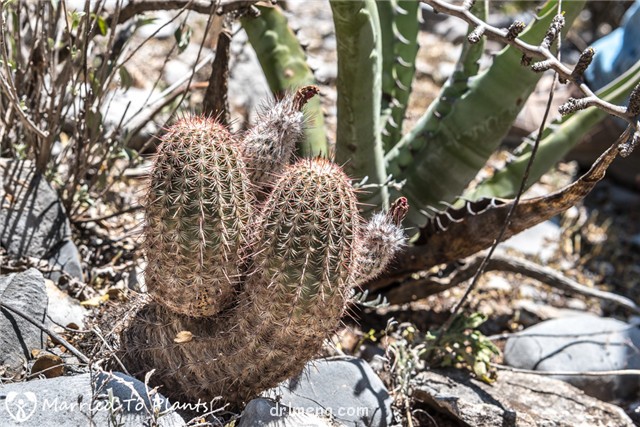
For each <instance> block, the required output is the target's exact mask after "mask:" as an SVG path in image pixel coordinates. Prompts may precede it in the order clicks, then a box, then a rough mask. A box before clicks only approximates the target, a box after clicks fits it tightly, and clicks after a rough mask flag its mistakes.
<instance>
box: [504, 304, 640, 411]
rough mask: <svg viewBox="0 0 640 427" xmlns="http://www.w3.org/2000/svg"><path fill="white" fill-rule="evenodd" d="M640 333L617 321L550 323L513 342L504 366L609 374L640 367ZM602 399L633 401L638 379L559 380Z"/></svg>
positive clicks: (572, 319)
mask: <svg viewBox="0 0 640 427" xmlns="http://www.w3.org/2000/svg"><path fill="white" fill-rule="evenodd" d="M638 345H640V330H639V329H638V328H637V327H635V326H632V325H629V324H627V323H624V322H621V321H619V320H615V319H607V318H600V317H596V316H591V315H581V316H573V317H565V318H560V319H554V320H548V321H546V322H542V323H539V324H537V325H535V326H532V327H530V328H527V329H525V330H524V331H523V332H521V334H520V335H518V336H515V337H512V338H510V339H509V340H508V341H507V344H506V346H505V350H504V358H505V362H506V363H507V364H508V365H510V366H513V367H516V368H524V369H535V370H539V371H548V372H549V371H606V370H614V369H639V368H640V353H639V352H638ZM557 378H559V379H562V380H564V381H566V382H569V383H571V384H573V385H575V386H576V387H579V388H581V389H582V390H584V392H585V393H587V394H589V395H591V396H594V397H597V398H599V399H602V400H607V401H610V400H613V399H623V398H627V397H631V396H632V395H633V394H634V393H635V392H636V391H637V390H638V379H637V378H634V377H631V376H621V375H611V376H597V377H583V376H564V377H562V376H558V377H557Z"/></svg>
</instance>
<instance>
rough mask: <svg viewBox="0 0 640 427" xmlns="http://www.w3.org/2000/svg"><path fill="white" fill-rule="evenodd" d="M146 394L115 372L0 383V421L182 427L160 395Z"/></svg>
mask: <svg viewBox="0 0 640 427" xmlns="http://www.w3.org/2000/svg"><path fill="white" fill-rule="evenodd" d="M109 389H111V395H112V396H113V398H114V399H113V400H110V398H109ZM149 394H150V392H149V391H147V389H146V388H145V386H144V384H143V383H141V382H140V381H138V380H136V379H133V378H130V377H127V376H126V375H124V374H120V373H114V374H109V373H105V372H100V373H98V374H97V375H96V376H95V377H94V378H93V380H92V378H91V376H90V374H82V375H77V376H70V377H58V378H52V379H46V380H33V381H28V382H21V383H13V384H7V385H3V386H0V400H4V402H3V403H0V420H1V424H2V426H20V427H49V426H51V427H54V426H56V427H57V426H87V425H96V426H107V425H118V426H123V427H124V426H131V427H134V426H141V425H158V426H163V427H174V426H184V425H186V424H185V422H184V420H183V419H182V417H180V416H179V415H178V414H176V413H175V412H173V411H172V410H171V404H170V403H169V401H167V400H166V399H165V398H164V397H163V396H162V395H160V394H155V395H152V396H151V398H150V397H149ZM155 408H159V409H160V410H158V411H156V410H155Z"/></svg>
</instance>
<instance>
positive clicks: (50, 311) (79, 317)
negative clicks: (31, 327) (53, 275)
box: [45, 280, 87, 330]
mask: <svg viewBox="0 0 640 427" xmlns="http://www.w3.org/2000/svg"><path fill="white" fill-rule="evenodd" d="M45 286H46V289H47V296H48V298H49V304H48V305H47V324H50V323H53V324H54V325H53V326H52V327H53V329H54V330H55V329H56V327H57V326H56V325H61V326H67V325H69V324H70V323H75V324H76V325H77V326H78V327H79V328H80V329H84V327H85V324H84V320H85V317H86V315H87V309H86V308H84V307H83V306H81V305H80V303H79V302H78V301H77V300H75V299H73V298H71V297H70V296H69V295H68V294H67V293H65V292H62V291H61V290H60V289H59V288H58V286H56V285H55V284H54V283H53V282H52V281H51V280H46V281H45ZM50 326H51V325H50Z"/></svg>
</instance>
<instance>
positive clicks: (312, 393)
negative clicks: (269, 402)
mask: <svg viewBox="0 0 640 427" xmlns="http://www.w3.org/2000/svg"><path fill="white" fill-rule="evenodd" d="M264 396H265V397H271V398H273V399H274V400H278V401H279V402H280V404H281V405H285V406H289V407H291V408H295V409H297V410H298V411H299V412H304V413H307V414H309V413H312V414H314V415H320V414H329V415H331V416H332V417H333V419H334V420H335V421H337V422H339V423H340V424H343V425H345V426H349V427H351V426H387V425H389V424H390V423H391V420H392V413H391V402H392V399H391V396H389V392H388V391H387V389H386V387H385V386H384V384H383V382H382V380H381V379H380V378H379V377H378V376H377V375H376V374H375V372H373V370H372V369H371V367H370V366H369V364H368V363H367V362H365V361H364V360H362V359H358V358H355V357H345V358H339V359H330V360H312V361H311V362H309V363H308V364H307V366H306V368H305V370H304V371H303V373H302V374H301V375H300V376H299V377H297V378H294V379H291V380H288V381H286V382H284V383H283V384H281V385H280V386H279V387H276V388H274V389H271V390H268V391H267V392H265V393H264Z"/></svg>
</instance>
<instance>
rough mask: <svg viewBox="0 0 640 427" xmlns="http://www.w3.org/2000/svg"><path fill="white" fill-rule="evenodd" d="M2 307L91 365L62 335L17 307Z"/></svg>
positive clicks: (0, 304)
mask: <svg viewBox="0 0 640 427" xmlns="http://www.w3.org/2000/svg"><path fill="white" fill-rule="evenodd" d="M0 307H2V308H4V309H5V310H8V311H10V312H12V313H14V314H17V315H18V316H20V317H22V318H23V319H24V320H26V321H27V322H29V323H31V324H32V325H33V326H35V327H36V328H38V329H40V330H41V331H43V332H44V333H46V334H47V335H49V336H50V337H51V338H52V339H54V340H55V341H57V342H59V343H60V344H62V346H63V347H64V348H66V349H67V350H69V351H70V352H71V354H73V355H74V356H76V357H77V358H78V359H79V360H80V361H81V362H83V363H86V364H87V365H88V364H89V363H90V361H89V358H88V357H87V356H85V355H84V354H82V353H80V351H79V350H78V349H77V348H75V347H74V346H72V345H71V344H69V343H68V342H67V341H66V340H65V339H64V338H62V337H61V336H60V335H58V334H56V333H55V332H53V331H52V330H51V329H49V328H47V327H46V326H45V325H43V324H42V323H40V322H38V321H37V320H35V319H32V318H31V317H30V316H29V315H27V314H26V313H24V312H22V311H21V310H18V309H17V308H15V307H11V306H10V305H7V304H6V303H4V302H0Z"/></svg>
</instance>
